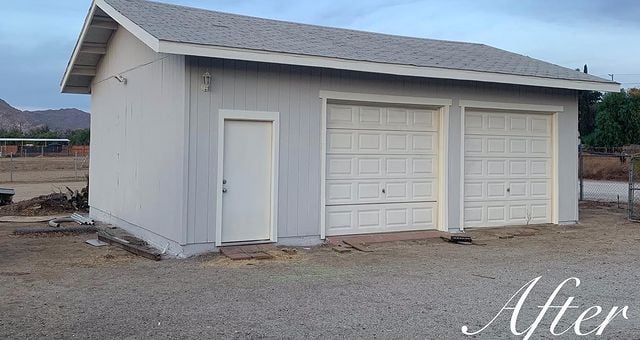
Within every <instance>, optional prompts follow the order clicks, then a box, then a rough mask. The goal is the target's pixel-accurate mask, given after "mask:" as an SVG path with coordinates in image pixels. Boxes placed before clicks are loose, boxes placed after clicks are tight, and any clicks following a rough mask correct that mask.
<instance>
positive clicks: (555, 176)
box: [551, 112, 579, 224]
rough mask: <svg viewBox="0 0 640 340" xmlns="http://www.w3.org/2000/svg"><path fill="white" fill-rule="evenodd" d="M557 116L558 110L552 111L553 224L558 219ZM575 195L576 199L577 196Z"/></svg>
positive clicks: (557, 221) (558, 154)
mask: <svg viewBox="0 0 640 340" xmlns="http://www.w3.org/2000/svg"><path fill="white" fill-rule="evenodd" d="M558 116H559V112H554V113H553V116H552V118H551V131H552V134H551V145H552V149H553V156H552V159H551V166H552V169H551V174H552V176H553V182H552V183H553V188H552V190H551V223H553V224H559V221H560V167H559V161H560V125H559V124H560V121H559V117H558ZM576 145H577V144H576ZM576 149H577V148H576ZM576 169H577V167H576ZM575 197H576V198H575V199H576V200H577V199H578V198H577V197H578V196H575ZM578 204H579V203H578Z"/></svg>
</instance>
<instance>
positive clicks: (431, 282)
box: [0, 206, 640, 339]
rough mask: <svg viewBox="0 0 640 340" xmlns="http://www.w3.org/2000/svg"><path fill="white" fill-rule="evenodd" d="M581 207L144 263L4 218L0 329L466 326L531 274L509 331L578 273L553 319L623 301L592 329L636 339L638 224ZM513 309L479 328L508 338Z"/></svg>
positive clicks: (314, 330) (333, 333) (197, 334)
mask: <svg viewBox="0 0 640 340" xmlns="http://www.w3.org/2000/svg"><path fill="white" fill-rule="evenodd" d="M582 219H583V224H582V225H579V226H570V227H561V226H556V227H554V226H539V227H534V228H503V229H498V230H484V231H478V232H471V234H472V235H474V236H476V237H477V240H478V242H480V243H484V244H485V245H481V246H461V245H454V244H448V243H445V242H442V241H440V240H431V241H421V242H398V243H392V244H384V245H376V246H373V247H372V248H373V249H374V250H375V252H373V253H359V252H358V253H349V254H337V253H335V252H333V251H331V250H330V249H328V248H324V247H321V248H317V249H313V250H310V251H305V250H300V251H299V254H298V255H291V256H289V255H280V256H278V259H277V260H272V261H262V262H231V261H228V260H226V259H224V258H222V257H219V256H213V255H211V256H204V257H199V258H192V259H187V260H165V261H161V262H152V261H149V260H146V259H142V258H138V257H134V256H132V255H129V254H127V253H125V252H124V251H122V250H119V249H116V248H112V247H103V248H91V247H90V246H88V245H86V244H84V243H83V242H84V240H86V239H88V238H91V237H93V235H81V236H62V237H15V236H11V235H10V232H11V231H12V230H13V228H14V227H15V226H10V225H4V226H0V292H1V294H0V338H44V337H46V338H71V337H78V338H100V339H102V338H178V337H183V338H308V337H310V338H385V339H386V338H421V339H458V338H467V337H465V336H464V335H463V334H462V333H461V327H462V326H463V325H468V326H469V327H470V330H471V331H475V330H477V329H479V328H481V327H482V326H484V325H485V324H486V323H487V322H488V321H489V320H490V319H491V318H493V316H494V315H495V314H496V313H497V312H498V311H499V310H500V309H501V308H502V306H503V305H504V304H505V302H506V301H507V300H508V299H509V297H510V296H511V295H513V294H514V293H515V292H516V291H517V290H518V289H519V288H520V287H522V286H523V285H524V284H525V283H527V282H528V281H530V280H532V279H533V278H535V277H538V276H542V279H541V280H540V282H539V283H538V284H537V285H536V286H535V287H534V289H533V290H532V292H531V294H530V296H529V298H528V299H527V300H526V303H525V306H524V307H523V309H522V312H521V313H520V316H519V318H518V324H517V326H518V330H519V331H523V330H524V329H526V328H527V327H528V326H529V324H530V323H531V322H532V321H533V319H534V318H535V316H537V315H538V313H539V309H538V308H537V307H536V306H538V305H541V304H543V303H544V301H546V299H547V298H548V296H549V294H551V291H552V290H553V289H554V288H555V287H556V286H557V285H558V284H559V283H560V282H561V281H563V280H565V279H567V278H569V277H574V276H575V277H578V278H580V279H581V280H582V283H581V285H580V287H577V288H576V287H575V286H572V287H569V286H567V287H565V288H564V289H562V290H561V292H560V293H559V294H558V296H557V297H556V300H555V302H556V304H558V305H560V304H562V303H564V301H565V299H566V298H567V297H569V296H573V297H575V300H574V301H573V305H577V306H579V308H577V309H570V310H569V311H568V312H567V313H566V314H565V317H564V318H562V319H561V321H560V324H559V327H558V330H564V329H567V328H569V326H570V325H571V324H572V323H573V322H574V321H575V319H576V318H577V317H578V315H579V314H580V313H581V312H582V311H584V310H585V309H586V308H588V307H590V306H593V305H600V306H602V307H603V308H604V310H605V312H604V313H606V312H608V310H609V309H610V308H611V307H613V306H623V305H628V306H629V310H628V314H627V315H628V317H629V320H624V319H620V318H616V319H615V320H613V321H612V322H611V323H610V324H609V326H608V327H607V328H606V329H605V330H604V333H603V336H601V337H599V338H605V339H608V338H627V339H629V338H639V337H640V303H639V302H640V289H638V277H639V276H640V263H639V262H640V260H639V259H640V234H639V233H638V230H639V228H640V225H638V224H633V223H629V222H627V221H626V220H625V218H624V211H620V210H617V209H615V208H609V207H602V206H593V207H582ZM514 234H515V236H513V235H514ZM283 254H284V253H283ZM513 304H515V302H514V303H513ZM513 304H512V306H513ZM510 312H511V311H508V313H510ZM556 314H557V310H555V311H550V312H549V313H547V316H545V317H544V318H543V319H542V321H541V323H540V325H539V326H538V327H537V329H536V331H535V333H534V334H533V336H532V339H539V338H555V337H553V336H551V334H550V333H549V325H550V323H551V322H552V321H553V317H554V316H555V315H556ZM510 316H511V314H508V315H507V314H506V312H505V313H504V314H503V315H501V316H499V317H498V318H497V319H496V321H495V322H494V323H493V324H492V325H491V326H489V327H487V329H485V330H484V331H483V332H482V333H480V334H479V335H478V337H479V338H486V339H496V338H514V336H513V335H511V333H510V331H509V318H510ZM601 316H602V315H601ZM601 316H599V317H597V318H594V319H592V320H589V321H587V322H584V323H583V324H582V329H583V330H584V331H588V330H591V329H593V328H594V327H595V325H597V324H598V323H599V322H600V321H601V319H602V318H601ZM594 321H596V322H594ZM573 334H574V333H573V330H570V331H569V332H568V333H565V336H564V337H560V338H561V339H562V338H565V339H567V338H575V337H576V336H575V335H573ZM592 337H595V336H593V335H591V336H586V337H582V338H586V339H588V338H592ZM520 338H521V337H520Z"/></svg>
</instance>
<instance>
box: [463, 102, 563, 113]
mask: <svg viewBox="0 0 640 340" xmlns="http://www.w3.org/2000/svg"><path fill="white" fill-rule="evenodd" d="M460 106H462V107H467V108H474V109H496V110H514V111H535V112H549V113H555V112H563V111H564V106H556V105H538V104H521V103H501V102H485V101H477V100H460Z"/></svg>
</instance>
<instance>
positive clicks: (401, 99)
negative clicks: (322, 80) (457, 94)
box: [319, 90, 452, 106]
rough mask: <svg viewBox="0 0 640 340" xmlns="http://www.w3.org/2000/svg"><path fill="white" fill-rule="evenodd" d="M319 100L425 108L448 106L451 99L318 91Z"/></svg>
mask: <svg viewBox="0 0 640 340" xmlns="http://www.w3.org/2000/svg"><path fill="white" fill-rule="evenodd" d="M319 96H320V98H322V99H329V100H330V99H333V100H347V101H356V102H369V103H384V104H407V105H426V106H450V105H451V103H452V101H451V99H444V98H428V97H409V96H392V95H385V94H372V93H355V92H337V91H325V90H321V91H320V95H319Z"/></svg>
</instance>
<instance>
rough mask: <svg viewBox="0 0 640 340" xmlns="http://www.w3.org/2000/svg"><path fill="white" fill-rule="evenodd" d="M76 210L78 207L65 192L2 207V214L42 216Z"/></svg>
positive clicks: (0, 212)
mask: <svg viewBox="0 0 640 340" xmlns="http://www.w3.org/2000/svg"><path fill="white" fill-rule="evenodd" d="M74 211H76V208H75V207H74V206H73V204H72V203H71V202H69V201H68V200H67V196H66V195H65V194H63V193H53V194H49V195H43V196H38V197H35V198H32V199H30V200H26V201H21V202H16V203H12V204H9V205H5V206H2V207H0V215H3V216H8V215H19V216H42V215H53V214H57V213H64V212H74Z"/></svg>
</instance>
